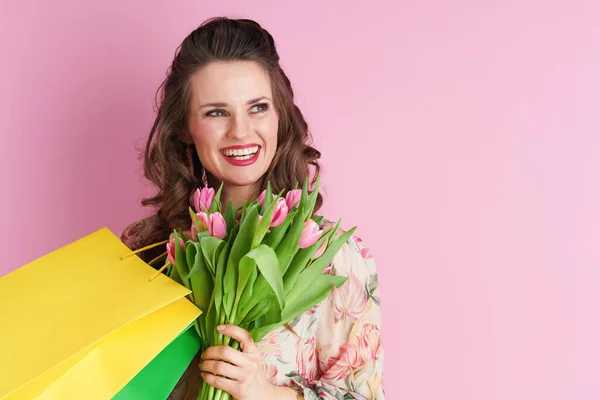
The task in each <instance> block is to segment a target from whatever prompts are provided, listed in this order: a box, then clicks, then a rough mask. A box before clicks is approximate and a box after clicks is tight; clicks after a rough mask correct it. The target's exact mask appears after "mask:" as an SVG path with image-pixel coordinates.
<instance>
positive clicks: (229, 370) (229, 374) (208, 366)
mask: <svg viewBox="0 0 600 400" xmlns="http://www.w3.org/2000/svg"><path fill="white" fill-rule="evenodd" d="M200 371H202V372H210V373H211V374H213V375H221V376H224V377H225V378H228V379H233V380H236V381H238V380H241V379H242V378H243V377H244V371H243V370H242V369H241V368H240V367H238V366H235V365H231V364H229V363H227V362H225V361H216V360H205V361H203V362H202V363H200Z"/></svg>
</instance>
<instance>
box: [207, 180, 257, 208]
mask: <svg viewBox="0 0 600 400" xmlns="http://www.w3.org/2000/svg"><path fill="white" fill-rule="evenodd" d="M208 184H209V186H210V187H212V188H214V189H215V190H218V189H219V187H220V186H221V182H219V181H217V180H216V179H209V180H208ZM256 196H257V194H256V185H247V186H237V185H231V184H228V183H225V184H223V189H222V191H221V204H222V205H223V209H224V208H225V207H226V206H227V204H229V201H230V200H231V201H232V202H233V208H234V210H235V209H238V208H240V207H242V206H243V205H244V202H245V201H252V200H255V199H256Z"/></svg>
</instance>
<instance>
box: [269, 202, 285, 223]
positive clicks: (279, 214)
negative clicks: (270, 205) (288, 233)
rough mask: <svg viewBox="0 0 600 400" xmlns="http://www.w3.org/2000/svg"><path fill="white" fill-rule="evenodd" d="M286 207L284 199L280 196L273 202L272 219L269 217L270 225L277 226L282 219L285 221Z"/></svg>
mask: <svg viewBox="0 0 600 400" xmlns="http://www.w3.org/2000/svg"><path fill="white" fill-rule="evenodd" d="M288 212H289V210H288V207H287V204H285V199H284V198H283V197H280V198H279V199H277V203H276V204H275V210H274V211H273V219H271V226H272V227H275V226H279V225H281V223H282V222H283V221H285V217H287V215H288Z"/></svg>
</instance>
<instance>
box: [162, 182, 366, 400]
mask: <svg viewBox="0 0 600 400" xmlns="http://www.w3.org/2000/svg"><path fill="white" fill-rule="evenodd" d="M296 187H297V185H296ZM318 188H319V180H318V179H317V183H316V187H315V189H314V190H313V191H312V192H310V193H309V190H308V181H305V182H304V185H303V188H302V189H297V188H294V189H293V190H289V191H288V192H287V193H286V195H285V197H283V193H284V192H285V191H282V192H280V193H279V194H273V193H272V190H271V185H270V184H269V185H268V186H267V189H266V190H265V191H264V192H263V193H262V194H261V195H260V197H259V198H258V199H256V200H255V201H253V202H246V203H245V204H244V206H243V207H241V209H240V210H235V209H234V207H233V205H232V203H231V202H229V204H228V205H227V206H226V207H225V209H224V210H223V207H222V205H221V201H220V195H221V189H222V186H221V188H219V190H218V191H217V192H216V193H215V191H214V189H212V188H203V189H202V190H197V191H196V193H195V194H194V208H195V210H194V209H192V208H191V207H190V215H191V218H192V228H191V236H192V237H190V238H187V237H186V236H185V235H183V234H182V232H178V231H174V235H173V239H172V240H171V241H170V242H169V243H168V244H167V254H168V260H169V263H170V264H171V265H172V266H174V268H172V267H171V266H169V270H168V271H167V274H168V275H169V276H170V277H171V278H172V279H174V280H176V281H178V282H179V283H181V284H182V285H184V286H186V287H187V288H188V289H190V290H191V293H190V295H189V296H190V300H191V301H192V302H193V303H194V304H195V305H196V306H197V307H198V308H199V309H200V310H201V311H202V314H201V315H200V316H199V317H198V318H197V319H196V320H195V322H194V326H195V329H196V331H197V333H198V335H199V336H200V338H201V339H202V349H206V348H208V347H210V346H215V345H228V346H232V347H234V348H236V349H239V343H238V342H237V341H235V340H234V339H231V338H229V337H226V336H224V335H222V334H220V333H219V332H218V331H217V330H216V327H217V326H218V325H222V324H233V325H237V326H240V327H242V328H244V329H246V330H247V331H249V332H250V333H251V334H252V337H253V339H254V341H255V342H258V341H260V340H261V339H262V338H263V337H264V336H265V335H266V334H268V333H269V332H271V331H273V330H275V329H277V328H279V327H281V326H282V325H284V324H286V323H288V322H290V321H292V320H293V319H294V318H296V317H298V316H299V315H301V314H302V313H304V312H305V311H307V310H309V309H311V308H312V307H313V306H315V305H316V304H318V303H319V302H321V301H323V300H324V299H325V298H326V297H327V296H328V295H329V293H330V292H331V290H332V289H333V288H334V287H340V286H341V285H343V284H344V282H345V281H346V278H345V277H341V276H333V275H329V274H327V273H324V271H325V269H326V268H327V267H328V265H329V263H330V262H331V260H332V259H333V257H334V256H335V254H336V253H337V251H338V250H339V249H340V248H341V246H342V245H343V243H344V242H345V241H346V240H347V239H348V238H349V236H350V235H351V234H352V233H353V231H354V229H355V228H352V229H351V230H349V231H347V232H345V233H343V234H341V235H340V234H338V230H339V222H338V224H337V225H336V226H335V227H333V228H332V229H328V230H325V231H324V230H322V229H320V223H321V221H322V217H320V216H314V215H313V211H314V206H315V202H316V199H317V193H318ZM240 214H241V215H240ZM238 217H239V219H238ZM230 398H231V397H230V395H229V394H228V393H226V392H223V391H221V390H219V389H216V388H214V387H212V386H210V385H208V384H206V383H205V382H202V390H201V392H200V397H199V399H202V400H207V399H208V400H214V399H230Z"/></svg>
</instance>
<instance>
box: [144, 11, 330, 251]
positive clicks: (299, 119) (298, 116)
mask: <svg viewBox="0 0 600 400" xmlns="http://www.w3.org/2000/svg"><path fill="white" fill-rule="evenodd" d="M214 61H254V62H257V63H259V64H260V65H261V66H262V67H263V68H264V69H265V70H266V71H267V73H268V75H269V78H270V82H271V85H272V89H273V96H274V101H273V102H274V106H275V108H276V110H277V112H278V115H279V127H278V133H277V141H278V145H277V150H276V153H275V157H274V158H273V161H272V163H271V165H270V167H269V168H268V170H267V172H266V173H265V175H264V176H263V177H262V178H261V180H260V182H259V184H258V185H257V192H256V193H255V195H256V196H258V195H259V194H260V192H261V191H262V190H264V189H265V188H266V184H267V181H270V182H271V185H272V187H273V191H274V192H276V193H277V192H279V191H281V190H282V189H286V190H287V189H291V188H293V187H294V185H296V183H300V184H302V183H303V182H304V180H305V179H306V178H309V179H310V183H311V186H312V185H314V183H315V179H316V176H317V175H318V174H319V172H320V169H321V167H320V165H319V162H318V159H319V158H320V156H321V154H320V152H319V151H317V150H316V149H315V148H314V147H312V146H311V144H312V137H311V135H310V133H309V131H308V125H307V123H306V121H305V119H304V117H303V116H302V113H301V112H300V109H299V108H298V107H297V106H296V104H295V103H294V92H293V90H292V85H291V83H290V80H289V79H288V77H287V76H286V75H285V73H284V72H283V70H282V69H281V66H280V65H279V55H278V53H277V50H276V48H275V42H274V40H273V37H272V36H271V34H270V33H269V32H267V31H266V30H265V29H264V28H262V27H261V26H260V25H259V24H258V23H257V22H255V21H253V20H249V19H229V18H225V17H218V18H211V19H209V20H207V21H205V22H204V23H202V24H201V25H200V26H199V27H198V28H197V29H195V30H194V31H193V32H191V33H190V34H189V35H188V36H187V37H186V38H185V39H184V40H183V42H182V43H181V45H180V46H179V47H178V48H177V51H176V55H175V58H174V60H173V63H172V65H171V66H170V67H169V69H168V71H167V77H166V79H165V80H164V81H163V82H162V84H161V85H160V86H159V88H158V91H157V96H156V99H155V100H157V99H158V97H159V96H160V101H158V100H157V101H156V109H157V115H156V119H155V121H154V125H153V126H152V129H151V131H150V135H149V137H148V140H147V142H146V146H145V149H144V150H143V152H142V153H141V154H140V158H143V161H144V176H145V177H146V178H147V179H148V180H150V181H151V182H152V183H153V185H154V186H155V188H156V194H155V195H154V196H151V197H148V198H145V199H143V201H142V205H144V206H151V207H154V208H155V209H156V212H155V214H154V215H153V216H152V217H150V218H148V220H147V223H146V224H144V228H143V231H142V232H141V242H142V243H141V246H145V245H148V244H152V243H156V242H159V241H162V240H165V239H167V238H168V237H169V234H170V233H171V232H172V230H173V229H184V230H186V229H189V227H190V224H191V221H190V216H189V211H188V210H189V207H190V206H191V204H192V193H193V192H194V190H195V189H196V188H201V187H204V186H206V185H207V180H206V172H205V170H204V167H203V166H202V164H201V162H200V160H199V158H198V154H197V153H196V150H195V148H194V146H190V145H187V144H185V143H184V141H183V137H184V133H185V132H186V130H187V129H188V128H187V121H188V106H189V101H190V98H191V86H190V80H191V78H192V76H193V74H194V73H195V72H196V71H198V70H199V69H200V68H202V67H203V66H205V65H207V64H208V63H210V62H214ZM311 167H312V171H311ZM311 172H312V178H311ZM322 203H323V198H322V196H321V195H320V194H319V196H318V199H317V204H316V206H315V212H316V211H318V210H319V208H320V207H321V205H322ZM163 249H164V248H163V247H160V250H158V249H154V250H150V251H146V252H144V253H143V254H141V255H140V256H141V257H142V259H144V260H146V261H148V260H150V259H151V258H153V257H154V256H156V255H157V254H159V253H160V252H161V251H162V250H163Z"/></svg>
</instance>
